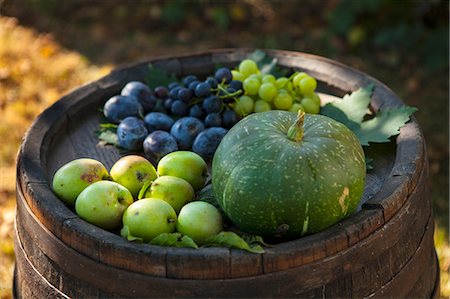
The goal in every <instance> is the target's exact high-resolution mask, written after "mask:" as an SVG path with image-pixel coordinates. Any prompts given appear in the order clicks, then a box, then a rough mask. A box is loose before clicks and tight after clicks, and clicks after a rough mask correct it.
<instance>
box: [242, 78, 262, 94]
mask: <svg viewBox="0 0 450 299" xmlns="http://www.w3.org/2000/svg"><path fill="white" fill-rule="evenodd" d="M260 86H261V83H260V82H259V80H258V79H256V78H254V77H249V78H247V79H245V80H244V82H242V87H243V88H244V91H245V93H246V94H247V95H251V96H253V95H257V94H258V91H259V88H260Z"/></svg>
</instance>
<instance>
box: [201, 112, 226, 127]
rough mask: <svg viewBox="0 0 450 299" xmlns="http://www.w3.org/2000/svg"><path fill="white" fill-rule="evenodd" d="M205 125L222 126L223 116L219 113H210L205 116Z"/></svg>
mask: <svg viewBox="0 0 450 299" xmlns="http://www.w3.org/2000/svg"><path fill="white" fill-rule="evenodd" d="M204 122H205V127H220V126H221V125H222V116H221V115H220V114H219V113H210V114H208V115H207V116H206V117H205V120H204Z"/></svg>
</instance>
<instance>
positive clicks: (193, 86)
mask: <svg viewBox="0 0 450 299" xmlns="http://www.w3.org/2000/svg"><path fill="white" fill-rule="evenodd" d="M199 83H200V81H193V82H191V83H190V84H189V87H188V88H189V89H190V90H192V91H195V88H196V87H197V85H198V84H199Z"/></svg>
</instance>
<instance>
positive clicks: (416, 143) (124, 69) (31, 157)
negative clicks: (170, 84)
mask: <svg viewBox="0 0 450 299" xmlns="http://www.w3.org/2000/svg"><path fill="white" fill-rule="evenodd" d="M254 50H255V49H252V48H239V49H215V50H210V51H201V52H193V53H187V54H183V55H177V56H159V57H155V58H152V59H148V60H143V61H141V62H137V63H133V64H129V65H124V66H120V67H118V68H117V69H115V70H113V71H112V72H111V73H110V74H109V75H107V76H104V77H103V78H101V79H99V80H97V81H94V82H91V83H89V84H86V85H84V86H81V87H79V88H77V89H76V90H74V91H72V92H70V93H69V94H67V95H65V96H63V97H62V98H61V99H60V100H58V101H57V102H56V103H54V104H53V105H52V106H50V107H49V108H48V109H46V110H45V111H43V113H42V114H41V115H40V116H38V117H37V119H36V120H35V121H34V122H33V124H32V126H31V127H30V129H29V130H28V131H27V133H26V135H25V137H24V140H23V143H22V145H21V148H20V150H19V153H18V159H17V160H18V167H17V171H18V173H17V179H18V182H19V185H20V186H21V188H22V189H23V191H24V194H25V198H26V200H27V202H28V204H29V205H30V207H31V209H32V210H33V212H34V213H36V214H38V215H40V217H39V218H40V220H43V219H44V218H45V217H47V216H49V215H48V214H47V213H48V212H50V211H52V209H54V208H55V207H56V208H57V209H58V213H59V214H58V215H50V216H54V217H55V219H59V220H62V221H61V226H62V227H53V226H52V225H51V224H50V223H48V222H47V223H45V221H44V224H46V226H47V228H48V229H49V230H50V231H51V232H52V233H54V234H55V235H56V236H57V237H58V238H60V239H61V240H63V242H65V243H69V242H70V240H69V241H68V240H67V239H65V238H64V236H63V232H67V231H66V230H64V226H67V223H68V222H70V221H74V220H75V219H77V216H76V215H74V213H73V212H72V211H71V210H70V209H69V208H68V207H66V206H65V205H64V204H63V203H62V202H61V201H60V200H59V199H58V198H57V197H56V196H55V195H54V194H53V193H52V192H51V189H50V185H51V184H50V182H49V181H48V178H47V174H46V171H45V166H46V159H47V158H48V157H47V156H46V154H47V152H48V150H49V148H50V147H51V141H52V140H51V136H49V135H48V130H49V129H50V128H55V127H60V126H64V123H65V122H66V121H67V119H68V118H70V117H71V115H70V114H68V112H67V111H68V109H69V110H70V109H72V108H74V107H76V106H77V105H79V104H80V103H82V102H83V99H84V98H85V97H86V96H87V95H91V94H99V95H102V94H105V93H106V91H107V90H108V88H112V87H113V86H114V85H117V84H118V82H122V81H123V80H124V78H127V77H129V76H130V74H129V72H133V71H140V72H142V71H143V70H144V68H146V67H147V64H148V63H152V64H154V65H156V66H160V65H161V64H165V65H166V66H168V67H169V68H172V69H173V70H175V71H176V73H177V74H180V73H183V72H184V71H185V70H188V69H189V66H190V65H192V64H193V60H195V58H198V59H205V61H206V62H205V63H211V64H212V63H217V62H226V63H229V64H231V63H235V62H236V61H238V60H240V59H243V58H244V57H245V56H246V55H247V54H248V53H250V52H252V51H254ZM263 50H264V51H266V53H267V54H268V55H269V56H271V57H276V58H277V59H278V63H279V65H281V66H285V67H289V68H294V69H307V70H308V72H310V73H311V74H312V75H313V76H315V77H318V80H321V79H322V80H325V79H324V77H325V76H326V77H327V80H328V82H327V83H330V85H331V86H332V87H335V88H336V89H339V90H343V91H345V92H350V91H354V90H356V89H357V88H359V87H361V86H366V85H367V84H369V83H373V84H374V85H375V89H374V93H373V96H372V101H371V105H372V107H373V108H374V109H376V110H377V109H380V108H385V107H395V106H398V105H401V104H402V101H401V100H400V99H399V98H398V97H397V96H396V95H395V93H394V92H393V91H391V90H390V89H389V88H388V87H387V86H386V85H385V84H383V83H381V82H380V81H378V80H377V79H375V78H372V77H371V76H369V75H367V74H365V73H363V72H361V71H359V70H356V69H354V68H351V67H349V66H346V65H344V64H342V63H340V62H337V61H335V60H331V59H329V58H326V57H322V56H318V55H314V54H309V53H302V52H293V51H285V50H273V49H263ZM230 57H231V58H230ZM324 66H326V67H328V68H329V69H331V70H332V71H333V72H332V73H331V75H330V74H324V73H323V71H321V69H320V67H324ZM343 74H345V75H350V74H351V75H352V76H353V77H352V78H351V79H352V80H349V78H347V77H346V76H345V77H344V78H341V76H342V75H343ZM355 82H356V83H355ZM74 98H75V100H74ZM73 113H75V112H73ZM396 144H397V150H396V160H395V162H394V167H393V171H392V173H391V174H390V175H389V179H387V180H386V181H385V184H384V185H383V186H382V188H381V191H380V192H379V193H378V194H381V195H380V196H378V197H377V195H375V196H374V197H373V198H372V199H371V200H370V201H369V202H368V203H366V204H364V205H363V207H362V210H361V211H360V212H358V213H356V214H354V215H352V216H350V217H349V218H347V219H345V220H344V221H342V222H340V223H338V224H337V225H335V226H332V227H330V228H328V229H326V230H324V231H322V232H319V233H317V234H313V235H310V236H306V237H302V238H299V239H296V240H293V241H288V242H284V243H280V244H277V245H275V246H274V247H272V248H268V249H267V250H266V252H265V253H263V254H262V255H261V258H260V259H259V261H258V263H260V264H262V268H263V269H264V271H268V270H269V269H270V267H269V266H268V263H269V262H270V261H271V260H272V261H273V260H274V259H275V260H279V259H283V258H284V259H288V258H289V257H290V256H292V255H293V254H299V253H302V252H303V253H305V250H308V252H309V253H308V258H306V259H304V260H302V261H296V262H295V263H285V264H283V265H282V266H280V267H278V268H274V269H273V271H278V270H282V269H287V268H290V267H294V266H298V265H299V264H304V263H309V262H312V261H315V260H317V259H320V258H323V257H326V256H328V255H331V254H333V253H335V252H336V250H344V249H345V248H347V247H349V246H351V245H352V242H358V241H359V240H361V239H363V238H365V237H367V236H368V235H370V234H371V233H372V232H373V231H375V230H376V229H378V228H380V227H382V226H383V225H384V223H386V222H387V221H388V220H389V219H390V218H391V217H392V216H393V215H395V213H396V212H397V211H398V210H399V209H400V208H401V206H402V205H403V203H404V201H403V202H402V201H401V200H399V198H407V195H408V194H410V192H411V190H413V188H414V181H415V179H416V178H418V175H419V174H420V172H421V170H422V168H423V166H424V165H423V158H421V157H423V153H424V142H423V136H422V133H421V131H420V128H419V126H418V124H417V122H416V120H415V119H414V118H412V119H411V121H410V122H409V123H408V124H407V125H406V126H404V127H403V128H402V129H401V130H400V134H399V135H398V136H397V137H396ZM404 153H408V154H407V155H405V154H404ZM400 154H403V155H400ZM417 157H419V158H417ZM44 189H48V190H47V192H46V193H45V196H46V197H47V198H45V199H44V198H42V197H43V194H40V193H39V192H40V191H43V190H44ZM367 223H370V225H367ZM363 224H364V225H363ZM78 225H80V226H81V227H80V229H81V231H83V232H85V233H87V234H88V235H87V236H86V237H88V238H90V239H91V240H96V241H97V242H98V244H106V245H108V244H107V243H108V242H113V243H114V244H113V245H114V246H118V247H119V249H120V248H124V249H130V247H131V248H134V247H136V248H135V250H136V252H139V251H142V248H138V247H142V246H141V245H140V244H134V243H131V242H128V241H126V240H124V239H123V238H121V237H120V236H117V235H115V236H116V237H117V238H116V237H113V236H108V234H111V235H114V234H113V233H110V232H106V231H104V232H103V233H102V232H101V231H102V230H101V229H99V228H95V227H94V228H93V225H91V224H89V223H87V222H83V221H79V223H78ZM361 227H363V228H365V229H366V231H365V232H364V234H362V235H361V236H357V237H356V239H354V240H353V241H351V238H353V237H354V231H355V230H358V229H359V228H361ZM92 232H95V234H97V233H98V236H97V235H95V234H93V233H92ZM105 236H106V237H108V239H107V240H106V241H105V240H102V239H100V238H102V237H105ZM331 236H332V237H333V238H332V239H330V237H331ZM119 238H120V239H121V241H119ZM122 239H123V240H122ZM125 244H126V245H125ZM130 244H131V245H130ZM330 244H332V245H331V247H332V246H335V245H333V244H338V245H337V247H336V248H334V249H333V248H332V249H330V251H329V252H319V253H317V252H314V251H317V250H319V248H323V247H328V248H330ZM106 245H105V246H106ZM109 245H111V244H109ZM144 247H146V248H148V249H147V250H144V251H146V252H149V251H151V252H156V253H157V255H158V256H159V255H164V256H166V255H175V256H178V255H179V254H182V255H186V256H188V257H189V256H190V257H193V258H196V257H197V258H198V257H199V255H203V254H206V255H208V256H214V257H216V258H219V259H220V258H223V256H224V255H232V254H236V253H235V252H236V251H235V250H229V249H225V248H222V249H217V248H215V249H214V250H212V249H211V248H200V249H197V250H195V251H193V250H190V249H186V248H167V247H160V246H153V245H148V246H144ZM116 249H117V248H116ZM83 253H86V254H87V255H89V254H92V253H89V252H83ZM239 254H241V253H239ZM248 254H249V255H250V253H248ZM243 256H246V253H243ZM159 274H161V275H162V274H163V273H159ZM164 274H165V273H164Z"/></svg>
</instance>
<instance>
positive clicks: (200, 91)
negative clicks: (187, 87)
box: [195, 82, 211, 98]
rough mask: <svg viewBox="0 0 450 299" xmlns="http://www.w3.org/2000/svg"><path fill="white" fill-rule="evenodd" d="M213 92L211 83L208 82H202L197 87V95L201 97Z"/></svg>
mask: <svg viewBox="0 0 450 299" xmlns="http://www.w3.org/2000/svg"><path fill="white" fill-rule="evenodd" d="M210 94H211V85H209V83H208V82H200V83H199V84H197V86H196V87H195V95H196V96H197V97H199V98H204V97H207V96H209V95H210Z"/></svg>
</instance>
